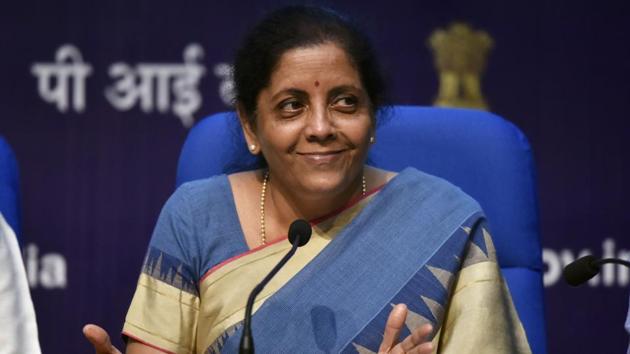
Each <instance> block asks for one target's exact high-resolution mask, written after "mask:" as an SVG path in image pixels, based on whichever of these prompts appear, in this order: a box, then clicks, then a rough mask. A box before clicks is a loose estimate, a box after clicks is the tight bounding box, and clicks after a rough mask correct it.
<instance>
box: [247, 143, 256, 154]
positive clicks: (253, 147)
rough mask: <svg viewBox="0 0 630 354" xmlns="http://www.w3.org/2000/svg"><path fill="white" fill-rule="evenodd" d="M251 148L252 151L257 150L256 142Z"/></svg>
mask: <svg viewBox="0 0 630 354" xmlns="http://www.w3.org/2000/svg"><path fill="white" fill-rule="evenodd" d="M249 150H250V151H252V152H253V151H254V150H256V144H251V145H250V146H249Z"/></svg>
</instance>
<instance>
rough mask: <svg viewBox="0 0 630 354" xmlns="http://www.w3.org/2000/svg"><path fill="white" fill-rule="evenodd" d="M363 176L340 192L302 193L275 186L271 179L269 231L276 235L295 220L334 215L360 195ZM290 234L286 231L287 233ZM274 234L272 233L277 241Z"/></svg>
mask: <svg viewBox="0 0 630 354" xmlns="http://www.w3.org/2000/svg"><path fill="white" fill-rule="evenodd" d="M362 179H363V175H362V174H359V175H358V176H357V177H356V178H354V180H353V181H352V182H351V183H349V186H348V188H345V189H344V190H342V191H341V192H338V193H332V192H331V193H303V192H302V193H300V192H297V193H296V191H295V190H292V189H291V188H287V187H286V186H283V185H281V184H279V183H276V184H274V182H273V181H274V179H273V176H270V178H269V182H268V185H267V192H266V195H267V197H266V205H265V215H267V220H266V223H267V225H268V228H269V229H270V230H271V231H272V232H273V231H274V230H277V231H278V232H279V231H280V230H287V228H288V227H289V225H290V224H291V223H292V222H293V221H294V220H295V219H305V220H313V219H316V218H318V217H321V216H324V215H327V214H330V213H331V212H333V211H335V210H339V209H341V208H343V207H344V206H345V205H347V204H348V203H349V202H350V201H351V200H352V199H353V198H354V197H357V196H360V195H361V191H362ZM283 232H284V233H286V231H283ZM274 234H275V233H272V234H270V236H271V238H272V239H273V238H274Z"/></svg>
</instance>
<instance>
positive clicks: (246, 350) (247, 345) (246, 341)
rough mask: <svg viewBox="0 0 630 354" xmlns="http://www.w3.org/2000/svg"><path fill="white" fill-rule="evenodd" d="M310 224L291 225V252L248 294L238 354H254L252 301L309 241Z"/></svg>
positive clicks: (298, 222)
mask: <svg viewBox="0 0 630 354" xmlns="http://www.w3.org/2000/svg"><path fill="white" fill-rule="evenodd" d="M312 231H313V230H312V229H311V224H309V223H308V222H307V221H305V220H302V219H298V220H295V221H294V222H292V223H291V226H289V242H291V250H289V252H288V253H287V254H286V255H284V257H282V259H281V260H280V262H278V264H276V266H275V267H273V269H272V270H271V272H269V274H267V276H266V277H265V278H263V280H262V281H261V282H260V283H258V285H256V286H255V287H254V290H252V292H251V293H250V294H249V298H248V299H247V306H246V307H245V319H244V320H243V335H242V336H241V344H240V347H239V349H238V352H239V354H253V353H254V338H253V337H252V325H251V322H252V308H253V307H254V300H256V296H258V294H260V292H261V291H262V290H263V289H264V288H265V285H267V283H269V281H270V280H271V278H273V277H274V276H275V275H276V273H278V271H280V269H281V268H282V267H284V265H285V264H286V263H287V262H288V261H289V259H290V258H291V257H293V255H294V254H295V251H297V249H298V247H302V246H304V245H305V244H306V243H307V242H308V241H309V240H310V239H311V233H312Z"/></svg>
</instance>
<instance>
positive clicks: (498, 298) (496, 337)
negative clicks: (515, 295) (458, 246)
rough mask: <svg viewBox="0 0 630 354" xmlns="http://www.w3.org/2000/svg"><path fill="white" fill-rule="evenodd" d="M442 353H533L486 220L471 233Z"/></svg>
mask: <svg viewBox="0 0 630 354" xmlns="http://www.w3.org/2000/svg"><path fill="white" fill-rule="evenodd" d="M470 236H471V237H470V241H469V242H468V245H467V251H466V256H465V258H464V260H463V262H462V268H461V270H460V272H459V274H458V278H457V281H456V283H455V285H454V288H453V290H452V294H451V300H450V304H449V306H448V310H447V313H446V317H445V319H444V322H443V325H442V328H441V329H440V333H438V335H436V337H435V338H434V342H437V343H435V344H437V345H436V348H437V353H444V354H450V353H458V354H461V353H487V354H495V353H531V349H530V347H529V344H528V342H527V337H526V335H525V330H524V328H523V325H522V324H521V321H520V319H519V317H518V313H517V312H516V309H515V307H514V304H513V303H512V298H511V296H510V292H509V290H508V288H507V285H506V283H505V281H504V279H503V277H502V275H501V271H500V269H499V265H498V263H497V257H496V252H495V249H494V246H493V244H492V238H491V236H490V233H489V232H488V229H487V226H486V224H485V223H484V222H481V223H479V224H478V225H477V226H476V227H474V228H473V229H472V230H470Z"/></svg>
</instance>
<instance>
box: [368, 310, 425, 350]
mask: <svg viewBox="0 0 630 354" xmlns="http://www.w3.org/2000/svg"><path fill="white" fill-rule="evenodd" d="M407 312H408V310H407V306H405V304H398V305H396V306H394V308H393V309H392V312H390V313H389V318H387V324H385V333H384V334H383V341H382V342H381V346H380V348H379V349H378V352H379V354H385V353H387V354H401V353H413V354H430V353H431V352H432V351H433V344H432V343H431V342H430V341H428V340H427V336H428V335H429V334H431V331H433V327H432V326H431V325H430V324H425V325H423V326H421V327H420V328H418V329H416V330H415V331H413V333H411V334H410V335H409V336H408V337H407V338H405V339H404V340H403V341H402V342H401V341H400V340H399V338H398V337H399V336H400V330H401V329H402V327H403V326H404V325H405V319H406V318H407Z"/></svg>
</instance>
